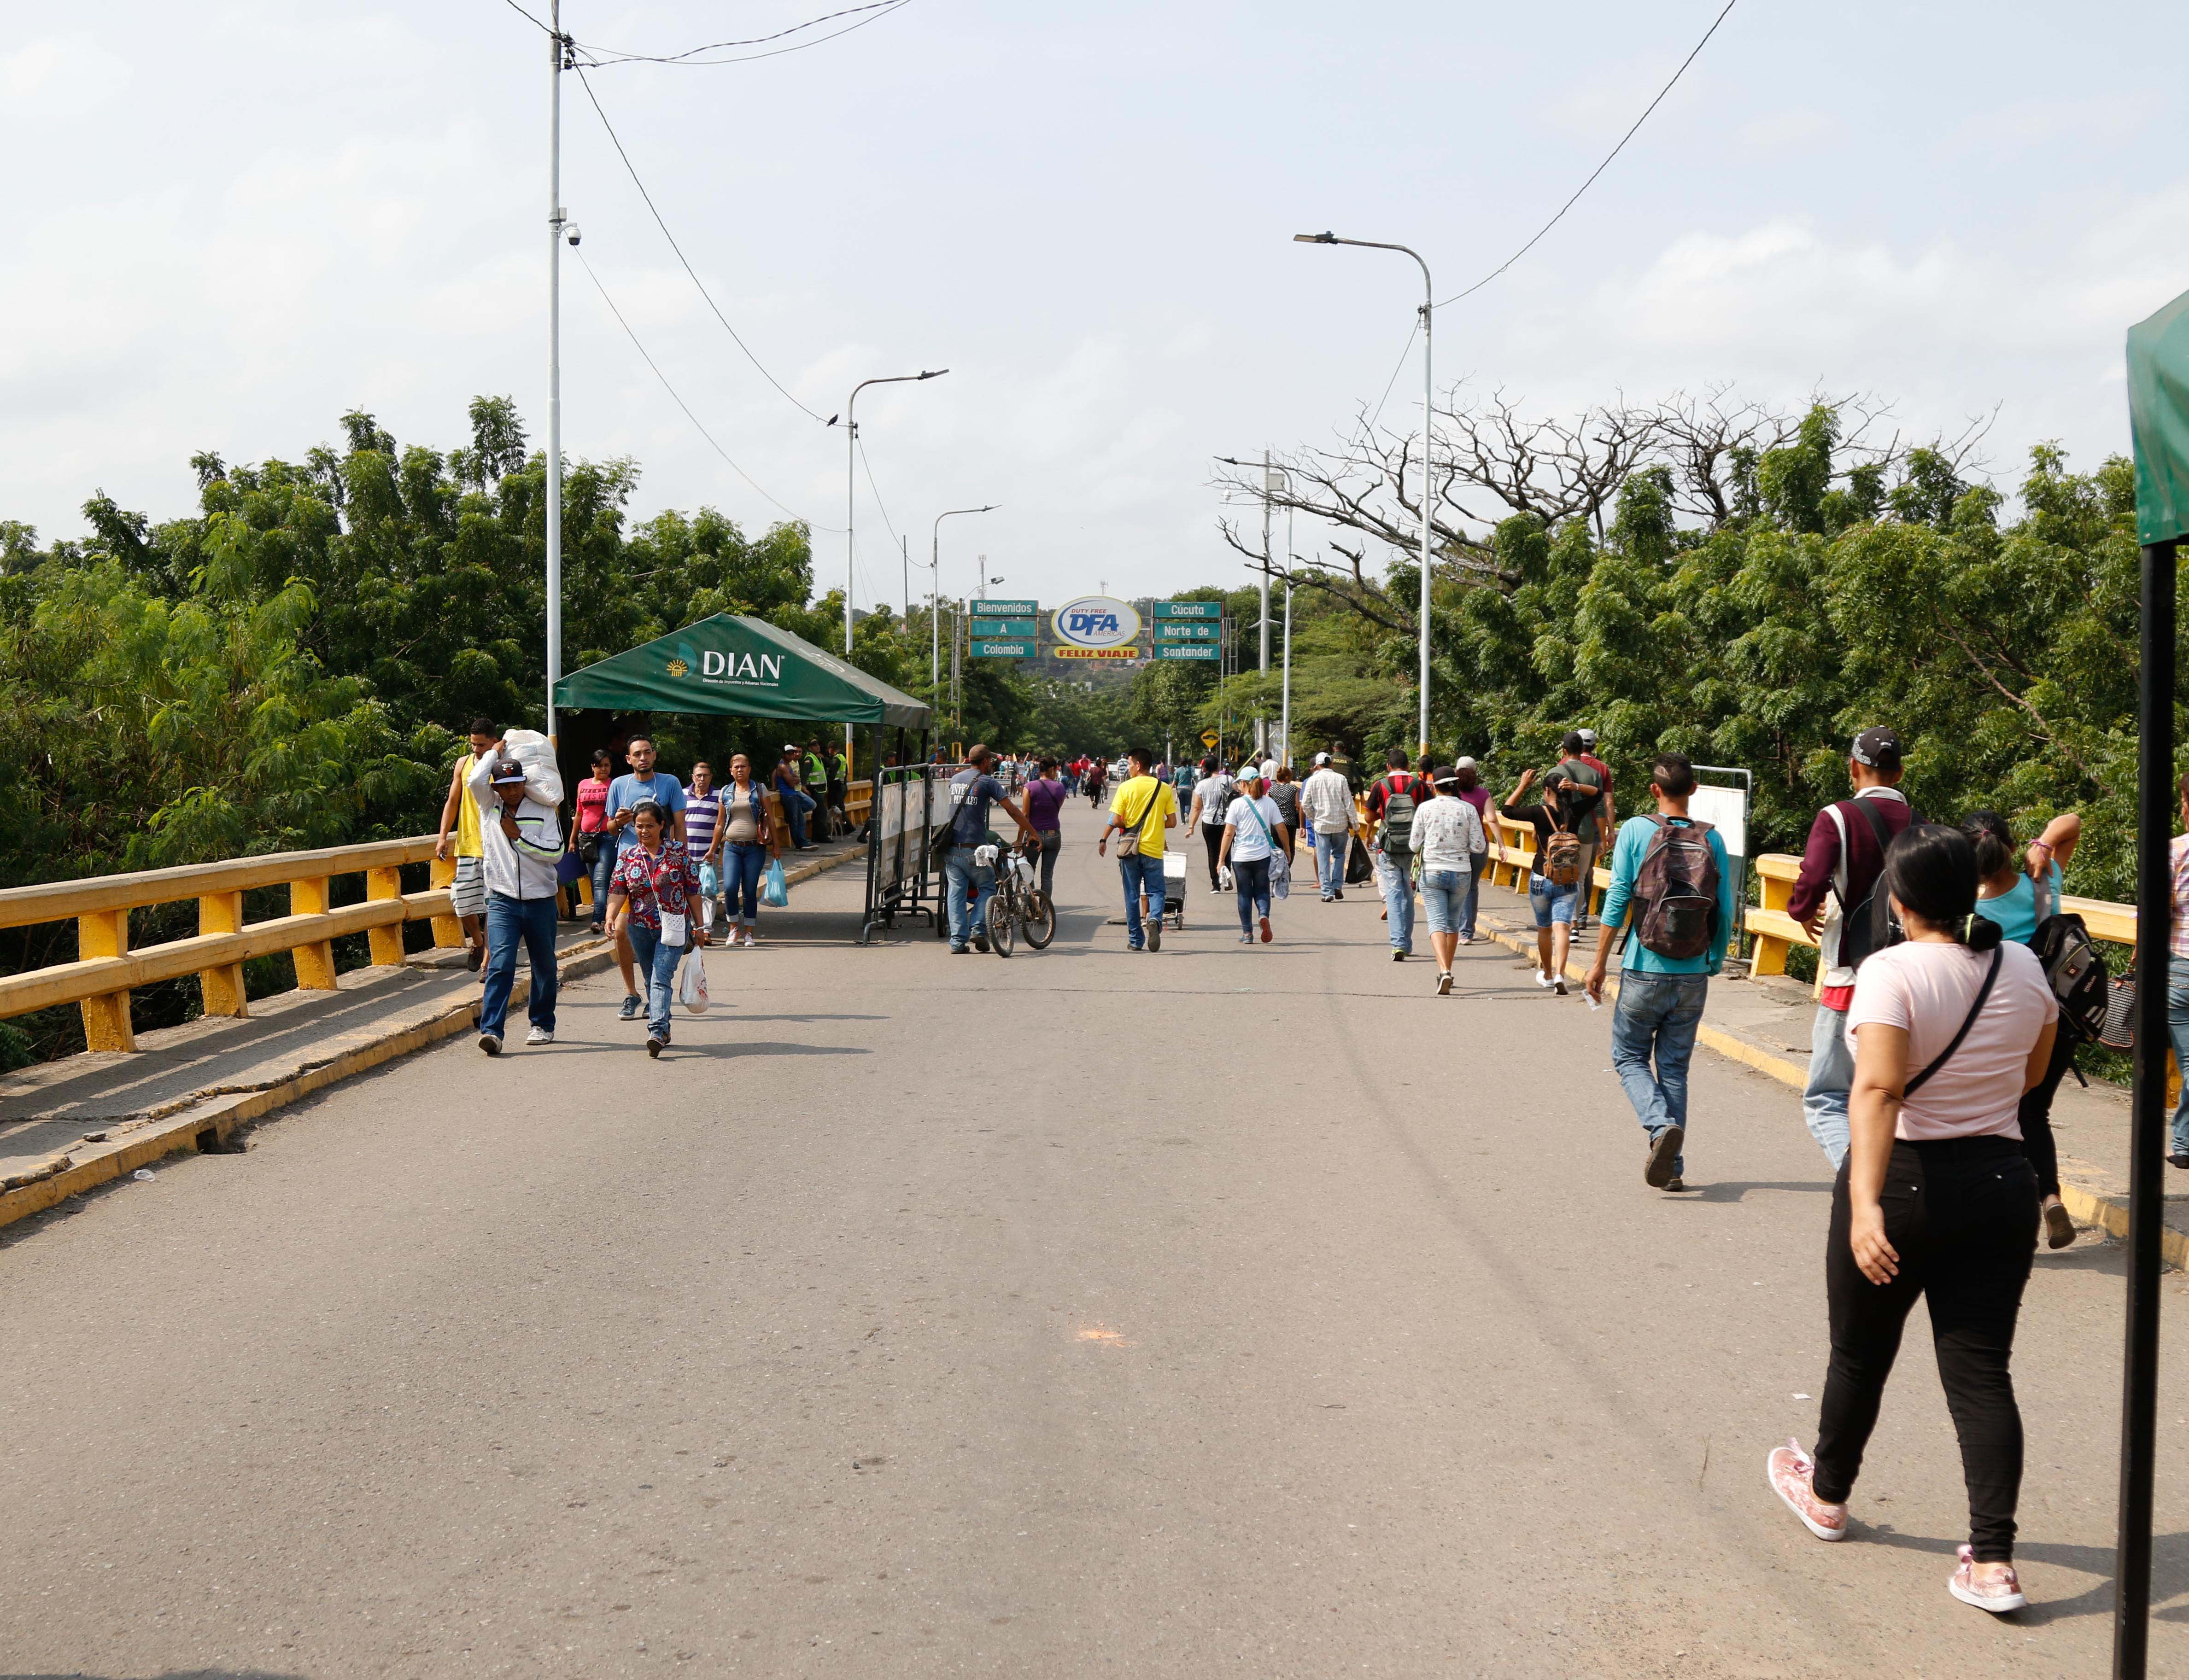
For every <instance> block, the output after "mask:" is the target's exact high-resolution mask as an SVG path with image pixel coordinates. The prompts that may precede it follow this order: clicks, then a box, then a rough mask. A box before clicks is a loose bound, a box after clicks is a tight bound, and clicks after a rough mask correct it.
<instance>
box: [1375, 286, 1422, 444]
mask: <svg viewBox="0 0 2189 1680" xmlns="http://www.w3.org/2000/svg"><path fill="white" fill-rule="evenodd" d="M1421 335H1422V319H1421V316H1420V314H1419V313H1416V315H1415V316H1414V330H1412V331H1411V332H1410V333H1408V334H1407V335H1406V347H1405V348H1404V349H1402V350H1400V352H1399V359H1398V360H1397V361H1395V362H1394V363H1393V364H1391V376H1390V378H1389V379H1387V380H1385V381H1383V395H1382V396H1381V397H1377V399H1376V412H1375V413H1374V414H1371V415H1369V416H1368V430H1369V431H1375V429H1376V422H1377V420H1381V419H1383V404H1384V403H1388V402H1389V401H1390V400H1391V387H1392V386H1394V385H1396V384H1397V383H1398V382H1399V373H1400V369H1403V368H1404V367H1405V366H1406V357H1407V355H1408V353H1409V352H1411V350H1412V349H1413V347H1414V341H1415V340H1416V339H1417V338H1419V337H1420V336H1421Z"/></svg>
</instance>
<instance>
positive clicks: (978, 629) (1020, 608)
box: [970, 600, 1041, 659]
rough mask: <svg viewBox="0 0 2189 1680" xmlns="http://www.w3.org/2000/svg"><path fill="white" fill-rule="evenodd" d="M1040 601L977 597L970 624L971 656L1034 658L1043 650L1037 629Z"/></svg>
mask: <svg viewBox="0 0 2189 1680" xmlns="http://www.w3.org/2000/svg"><path fill="white" fill-rule="evenodd" d="M1040 612H1041V606H1040V603H1039V602H1038V601H1031V600H976V601H975V602H974V603H973V622H972V623H971V625H970V636H971V641H970V657H972V658H975V659H1032V658H1033V657H1035V656H1036V655H1037V654H1038V653H1039V652H1040V651H1041V647H1040V643H1039V641H1038V640H1037V633H1038V631H1039V629H1040V628H1041V627H1040V622H1039V619H1038V614H1039V613H1040Z"/></svg>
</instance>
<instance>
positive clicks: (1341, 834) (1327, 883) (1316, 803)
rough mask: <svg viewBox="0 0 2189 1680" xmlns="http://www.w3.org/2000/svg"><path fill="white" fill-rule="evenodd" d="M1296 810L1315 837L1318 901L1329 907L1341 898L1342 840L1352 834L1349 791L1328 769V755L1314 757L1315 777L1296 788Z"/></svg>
mask: <svg viewBox="0 0 2189 1680" xmlns="http://www.w3.org/2000/svg"><path fill="white" fill-rule="evenodd" d="M1300 811H1301V813H1302V815H1304V816H1305V817H1306V819H1307V824H1308V832H1309V834H1311V835H1312V836H1313V837H1314V838H1315V872H1316V875H1317V877H1319V878H1320V880H1321V885H1322V901H1323V903H1325V904H1330V903H1332V902H1333V901H1335V900H1338V899H1343V897H1344V896H1345V846H1346V838H1347V837H1348V836H1349V835H1350V834H1351V833H1352V832H1353V789H1352V788H1351V787H1350V786H1349V785H1348V784H1347V782H1346V780H1345V778H1344V776H1343V775H1341V774H1340V773H1339V772H1338V771H1337V770H1334V769H1332V766H1331V763H1330V754H1329V753H1316V754H1315V774H1314V775H1310V776H1309V777H1308V779H1307V782H1306V784H1305V786H1303V787H1302V788H1301V789H1300Z"/></svg>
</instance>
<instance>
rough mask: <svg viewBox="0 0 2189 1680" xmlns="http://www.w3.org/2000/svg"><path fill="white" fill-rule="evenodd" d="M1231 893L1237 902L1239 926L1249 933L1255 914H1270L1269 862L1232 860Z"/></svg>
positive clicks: (1251, 930) (1261, 859)
mask: <svg viewBox="0 0 2189 1680" xmlns="http://www.w3.org/2000/svg"><path fill="white" fill-rule="evenodd" d="M1231 891H1232V894H1233V895H1234V896H1235V897H1236V898H1237V899H1238V900H1239V926H1240V927H1241V928H1242V930H1243V931H1245V932H1247V933H1253V931H1254V917H1255V916H1256V914H1257V913H1258V912H1259V914H1261V915H1263V916H1267V915H1268V914H1269V913H1270V860H1268V859H1267V858H1254V859H1252V860H1247V861H1244V862H1242V861H1241V860H1239V859H1238V858H1236V857H1235V858H1233V859H1232V860H1231Z"/></svg>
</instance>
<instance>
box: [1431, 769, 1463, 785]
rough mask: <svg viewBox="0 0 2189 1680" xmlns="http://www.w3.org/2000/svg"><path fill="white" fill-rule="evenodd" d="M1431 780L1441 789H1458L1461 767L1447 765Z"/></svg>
mask: <svg viewBox="0 0 2189 1680" xmlns="http://www.w3.org/2000/svg"><path fill="white" fill-rule="evenodd" d="M1430 780H1431V781H1433V782H1434V784H1435V785H1436V786H1439V787H1457V786H1459V766H1458V765H1457V764H1445V765H1444V766H1443V767H1442V768H1440V770H1438V771H1437V773H1436V774H1435V775H1434V776H1432V777H1431V778H1430Z"/></svg>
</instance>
